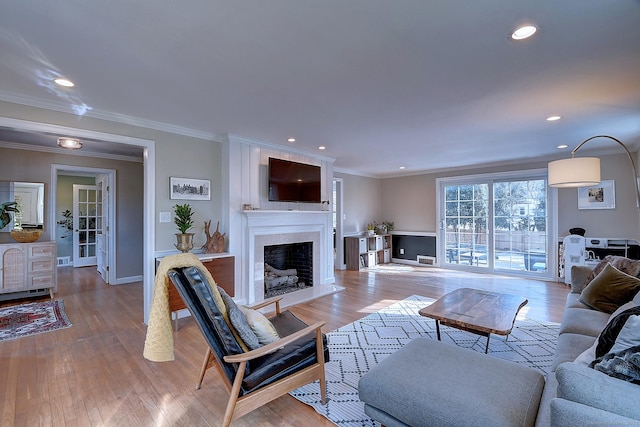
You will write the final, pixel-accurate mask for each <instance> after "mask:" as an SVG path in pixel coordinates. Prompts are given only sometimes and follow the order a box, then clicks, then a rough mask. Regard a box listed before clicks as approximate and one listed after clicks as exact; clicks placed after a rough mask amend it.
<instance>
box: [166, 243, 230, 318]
mask: <svg viewBox="0 0 640 427" xmlns="http://www.w3.org/2000/svg"><path fill="white" fill-rule="evenodd" d="M194 255H195V256H197V257H198V258H199V259H200V261H201V262H202V265H204V266H205V267H206V268H207V270H209V272H210V273H211V276H213V280H215V281H216V285H218V286H219V287H221V288H222V289H224V290H225V291H226V292H227V293H228V294H229V296H234V295H235V286H236V284H235V259H236V257H235V256H233V255H231V254H228V253H226V252H225V253H219V254H194ZM162 258H163V257H158V258H156V268H157V267H158V264H159V263H160V260H161V259H162ZM186 308H187V306H186V304H185V303H184V301H183V300H182V297H181V296H180V294H179V293H178V291H177V289H176V288H175V287H174V286H173V283H169V310H171V316H172V317H173V321H174V328H175V329H176V330H178V315H177V312H178V311H180V310H183V309H186Z"/></svg>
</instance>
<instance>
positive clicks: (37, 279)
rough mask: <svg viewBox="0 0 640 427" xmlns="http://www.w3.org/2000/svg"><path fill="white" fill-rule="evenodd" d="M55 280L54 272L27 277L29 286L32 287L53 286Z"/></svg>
mask: <svg viewBox="0 0 640 427" xmlns="http://www.w3.org/2000/svg"><path fill="white" fill-rule="evenodd" d="M53 286H54V280H53V273H51V274H38V275H34V276H28V277H27V287H29V288H32V289H39V288H53Z"/></svg>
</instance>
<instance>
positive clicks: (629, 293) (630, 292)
mask: <svg viewBox="0 0 640 427" xmlns="http://www.w3.org/2000/svg"><path fill="white" fill-rule="evenodd" d="M639 290H640V279H638V278H636V277H634V276H630V275H629V274H626V273H624V272H622V271H620V270H618V269H617V268H615V267H614V266H612V265H611V264H607V265H606V266H604V268H603V269H602V271H601V272H600V273H599V274H598V275H597V276H596V277H595V278H594V279H593V280H592V281H591V282H590V283H589V284H588V285H587V286H586V287H585V288H584V290H583V291H582V294H581V295H580V301H581V302H583V303H585V304H586V305H588V306H589V307H591V308H593V309H595V310H600V311H604V312H605V313H613V312H614V311H615V310H616V309H617V308H618V307H620V306H621V305H622V304H624V303H626V302H629V301H631V300H632V299H633V297H634V296H636V294H637V293H638V291H639Z"/></svg>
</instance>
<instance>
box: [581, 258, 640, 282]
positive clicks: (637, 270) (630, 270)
mask: <svg viewBox="0 0 640 427" xmlns="http://www.w3.org/2000/svg"><path fill="white" fill-rule="evenodd" d="M608 264H611V265H612V266H614V267H615V268H617V269H618V270H620V271H622V272H623V273H627V274H628V275H629V276H633V277H640V261H639V260H635V259H629V258H625V257H623V256H619V255H607V256H606V257H604V258H603V259H602V261H600V263H598V265H596V267H595V268H594V269H593V271H591V274H589V277H587V280H586V281H585V282H584V286H587V285H588V284H589V283H591V281H592V280H593V279H595V278H596V276H597V275H598V274H600V272H601V271H602V270H604V268H605V267H606V266H607V265H608Z"/></svg>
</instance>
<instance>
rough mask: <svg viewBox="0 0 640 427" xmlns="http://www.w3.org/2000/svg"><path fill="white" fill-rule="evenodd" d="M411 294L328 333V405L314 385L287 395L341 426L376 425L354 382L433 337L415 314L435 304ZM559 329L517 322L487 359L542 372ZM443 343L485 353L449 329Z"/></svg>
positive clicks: (471, 338) (427, 322)
mask: <svg viewBox="0 0 640 427" xmlns="http://www.w3.org/2000/svg"><path fill="white" fill-rule="evenodd" d="M434 301H435V300H433V299H431V298H426V297H421V296H417V295H413V296H411V297H409V298H407V299H405V300H402V301H400V302H397V303H395V304H392V305H390V306H389V307H387V308H385V309H383V310H381V311H379V312H376V313H373V314H370V315H368V316H366V317H364V318H362V319H360V320H357V321H355V322H353V323H351V324H349V325H346V326H343V327H342V328H340V329H337V330H335V331H332V332H330V333H329V334H328V339H329V352H330V359H331V361H330V362H328V363H327V364H326V365H325V369H326V378H327V399H328V401H327V404H326V405H322V404H321V402H320V388H319V386H318V382H315V383H311V384H308V385H306V386H304V387H300V388H299V389H296V390H294V391H292V392H291V393H290V394H291V395H292V396H293V397H295V398H296V399H298V400H300V401H301V402H303V403H306V404H307V405H310V406H312V407H313V408H314V409H315V410H316V411H317V412H318V413H319V414H321V415H324V416H325V417H326V418H327V419H329V420H330V421H331V422H333V423H334V424H336V425H339V426H379V425H380V424H379V423H377V422H375V421H373V420H371V419H370V418H369V417H367V415H365V413H364V409H363V408H364V404H363V403H362V402H361V401H360V399H359V398H358V381H359V380H360V377H362V376H363V375H364V374H365V373H366V372H367V371H369V369H371V368H372V367H373V366H375V365H377V364H378V363H380V361H381V360H383V359H384V358H385V357H387V356H389V355H390V354H391V353H393V352H394V351H396V350H398V349H400V348H401V347H403V346H404V345H405V344H407V343H408V342H409V341H411V340H413V339H415V338H418V337H429V338H432V339H436V326H435V321H434V320H431V319H427V318H425V317H422V316H420V315H419V314H418V311H419V310H420V309H421V308H423V307H425V306H427V305H429V304H431V303H433V302H434ZM558 330H559V325H558V324H557V323H550V322H538V321H535V320H531V319H526V318H524V319H520V318H519V317H518V318H517V319H516V322H515V326H514V328H513V331H512V332H511V334H510V335H509V337H508V339H507V340H505V339H504V337H502V336H498V335H492V336H491V340H490V344H489V355H491V356H493V357H500V358H502V359H507V360H512V361H514V362H517V363H521V364H524V365H527V366H530V367H532V368H535V369H538V370H539V371H541V372H542V373H543V374H546V373H547V372H548V371H549V370H550V368H551V363H552V359H553V354H554V353H555V349H556V343H557V338H558ZM440 331H441V335H442V340H443V341H446V342H450V343H454V344H456V345H458V346H460V347H465V348H470V349H472V350H475V351H478V352H481V353H484V349H485V345H486V338H485V337H481V336H479V335H475V334H472V333H469V332H464V331H461V330H459V329H455V328H450V327H447V326H441V327H440Z"/></svg>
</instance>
